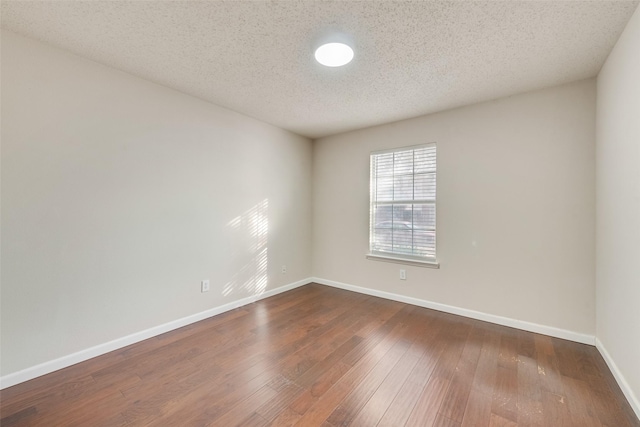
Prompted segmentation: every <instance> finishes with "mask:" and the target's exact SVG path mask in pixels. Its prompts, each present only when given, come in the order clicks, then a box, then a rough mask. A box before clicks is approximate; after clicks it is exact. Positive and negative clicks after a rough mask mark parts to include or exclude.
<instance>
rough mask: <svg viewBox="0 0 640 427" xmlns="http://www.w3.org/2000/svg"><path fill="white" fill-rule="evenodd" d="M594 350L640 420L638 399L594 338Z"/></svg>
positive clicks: (605, 351) (616, 366)
mask: <svg viewBox="0 0 640 427" xmlns="http://www.w3.org/2000/svg"><path fill="white" fill-rule="evenodd" d="M596 348H597V349H598V351H599V352H600V354H601V355H602V358H603V359H604V361H605V362H606V363H607V366H608V367H609V369H610V370H611V373H612V374H613V377H614V378H615V379H616V381H617V382H618V385H619V386H620V389H621V390H622V393H624V396H625V397H626V398H627V400H628V401H629V404H630V405H631V408H633V411H634V412H635V413H636V416H637V417H638V418H639V419H640V399H638V397H637V396H636V395H635V393H634V392H633V390H632V389H631V387H630V386H629V383H628V382H627V380H626V379H625V378H624V376H623V375H622V372H620V369H618V365H616V362H614V361H613V358H612V357H611V355H610V354H609V352H608V351H607V349H606V348H605V347H604V344H602V342H601V341H600V340H599V339H598V338H596Z"/></svg>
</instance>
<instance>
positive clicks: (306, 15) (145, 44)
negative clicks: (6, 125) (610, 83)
mask: <svg viewBox="0 0 640 427" xmlns="http://www.w3.org/2000/svg"><path fill="white" fill-rule="evenodd" d="M637 4H638V1H637V0H634V1H531V2H521V1H489V2H474V1H452V2H444V1H416V2H411V1H400V2H394V1H291V0H290V1H262V2H258V1H252V2H249V1H185V2H182V1H83V2H80V1H49V2H28V1H6V0H3V1H2V6H1V8H2V9H1V13H2V27H3V28H5V29H8V30H10V31H14V32H16V33H19V34H23V35H25V36H28V37H32V38H35V39H38V40H42V41H44V42H47V43H50V44H52V45H55V46H58V47H62V48H64V49H67V50H69V51H71V52H74V53H76V54H79V55H82V56H85V57H87V58H90V59H93V60H95V61H98V62H101V63H103V64H107V65H109V66H112V67H115V68H118V69H120V70H124V71H127V72H129V73H131V74H134V75H137V76H140V77H143V78H145V79H148V80H151V81H154V82H157V83H160V84H163V85H166V86H169V87H172V88H175V89H178V90H180V91H182V92H185V93H188V94H191V95H195V96H197V97H200V98H202V99H205V100H208V101H211V102H213V103H215V104H218V105H221V106H224V107H227V108H230V109H232V110H235V111H238V112H241V113H244V114H246V115H249V116H252V117H255V118H258V119H260V120H263V121H266V122H269V123H272V124H274V125H277V126H280V127H282V128H285V129H289V130H291V131H293V132H296V133H299V134H301V135H305V136H309V137H312V138H315V137H319V136H324V135H329V134H333V133H338V132H343V131H347V130H352V129H357V128H361V127H366V126H371V125H375V124H380V123H385V122H390V121H394V120H399V119H404V118H408V117H414V116H418V115H421V114H426V113H431V112H435V111H440V110H444V109H448V108H452V107H456V106H460V105H465V104H470V103H474V102H478V101H483V100H488V99H493V98H497V97H501V96H505V95H511V94H514V93H518V92H523V91H527V90H532V89H538V88H542V87H546V86H551V85H556V84H561V83H565V82H570V81H574V80H578V79H583V78H588V77H593V76H595V75H596V74H597V73H598V71H599V70H600V68H601V66H602V64H603V62H604V60H605V59H606V57H607V55H608V54H609V52H610V51H611V49H612V47H613V45H614V44H615V42H616V40H617V39H618V37H619V35H620V34H621V32H622V30H623V29H624V26H625V24H626V23H627V21H628V20H629V18H630V17H631V15H632V13H633V11H634V9H635V8H636V6H637ZM332 37H342V38H349V39H350V40H351V42H352V45H353V47H354V50H355V55H356V56H355V58H354V60H353V62H352V63H350V64H349V65H347V66H345V67H342V68H326V67H323V66H321V65H319V64H317V63H316V62H315V60H314V59H313V51H314V48H315V47H316V46H317V45H318V44H319V43H320V42H321V41H324V40H330V39H331V38H332Z"/></svg>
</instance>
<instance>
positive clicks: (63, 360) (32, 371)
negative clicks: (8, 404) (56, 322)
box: [0, 278, 312, 390]
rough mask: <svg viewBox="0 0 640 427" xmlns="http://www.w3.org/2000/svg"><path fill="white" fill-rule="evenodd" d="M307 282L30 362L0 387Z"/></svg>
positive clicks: (3, 381) (9, 385) (87, 358)
mask: <svg viewBox="0 0 640 427" xmlns="http://www.w3.org/2000/svg"><path fill="white" fill-rule="evenodd" d="M310 282H312V279H311V278H307V279H303V280H298V281H297V282H294V283H290V284H288V285H284V286H280V287H279V288H276V289H271V290H269V291H266V292H264V293H262V294H259V295H252V296H249V297H246V298H242V299H239V300H237V301H233V302H230V303H228V304H224V305H221V306H218V307H214V308H212V309H209V310H205V311H202V312H200V313H196V314H192V315H190V316H187V317H183V318H181V319H177V320H174V321H171V322H168V323H165V324H162V325H158V326H155V327H153V328H149V329H146V330H144V331H140V332H136V333H133V334H131V335H127V336H125V337H122V338H117V339H115V340H113V341H109V342H106V343H104V344H99V345H96V346H94V347H91V348H87V349H85V350H81V351H78V352H76V353H72V354H69V355H67V356H62V357H60V358H58V359H55V360H50V361H48V362H44V363H41V364H39V365H36V366H32V367H30V368H26V369H23V370H21V371H18V372H14V373H11V374H8V375H5V376H3V377H1V378H0V390H1V389H4V388H7V387H11V386H13V385H16V384H20V383H22V382H25V381H28V380H31V379H34V378H36V377H39V376H42V375H45V374H49V373H51V372H54V371H57V370H59V369H62V368H66V367H68V366H71V365H75V364H76V363H80V362H84V361H85V360H89V359H91V358H94V357H97V356H100V355H103V354H105V353H109V352H110V351H114V350H118V349H120V348H123V347H126V346H128V345H131V344H135V343H137V342H140V341H144V340H146V339H148V338H152V337H155V336H157V335H160V334H164V333H165V332H169V331H172V330H174V329H178V328H181V327H183V326H186V325H189V324H191V323H195V322H199V321H200V320H204V319H207V318H209V317H212V316H215V315H218V314H221V313H224V312H226V311H229V310H233V309H234V308H238V307H242V306H244V305H247V304H251V303H253V302H256V301H259V300H261V299H265V298H269V297H271V296H274V295H277V294H279V293H282V292H286V291H289V290H291V289H294V288H297V287H300V286H303V285H306V284H308V283H310Z"/></svg>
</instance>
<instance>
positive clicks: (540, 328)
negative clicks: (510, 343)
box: [312, 277, 595, 345]
mask: <svg viewBox="0 0 640 427" xmlns="http://www.w3.org/2000/svg"><path fill="white" fill-rule="evenodd" d="M312 280H313V281H314V282H316V283H319V284H321V285H327V286H333V287H334V288H340V289H345V290H347V291H353V292H359V293H361V294H366V295H371V296H374V297H380V298H385V299H389V300H393V301H398V302H404V303H406V304H411V305H417V306H419V307H425V308H431V309H434V310H438V311H444V312H445V313H451V314H457V315H459V316H464V317H470V318H472V319H477V320H482V321H484V322H490V323H496V324H498V325H503V326H509V327H511V328H517V329H522V330H525V331H529V332H535V333H538V334H543V335H549V336H552V337H556V338H562V339H565V340H569V341H575V342H579V343H582V344H589V345H594V344H595V337H594V336H593V335H587V334H581V333H579V332H573V331H568V330H566V329H560V328H554V327H553V326H545V325H539V324H537V323H531V322H526V321H524V320H517V319H511V318H509V317H502V316H496V315H494V314H488V313H483V312H480V311H475V310H469V309H466V308H460V307H454V306H452V305H446V304H440V303H437V302H432V301H426V300H422V299H418V298H413V297H407V296H404V295H398V294H394V293H391V292H385V291H378V290H375V289H369V288H362V287H360V286H354V285H349V284H346V283H341V282H335V281H333V280H327V279H322V278H319V277H313V278H312Z"/></svg>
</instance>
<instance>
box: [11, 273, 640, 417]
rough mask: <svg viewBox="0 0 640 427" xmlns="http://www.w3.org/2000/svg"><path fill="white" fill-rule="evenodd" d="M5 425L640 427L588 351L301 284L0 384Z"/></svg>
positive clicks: (601, 365)
mask: <svg viewBox="0 0 640 427" xmlns="http://www.w3.org/2000/svg"><path fill="white" fill-rule="evenodd" d="M0 399H1V405H2V407H1V420H0V421H1V422H0V424H1V425H2V426H3V427H8V426H48V427H51V426H120V425H133V426H142V425H145V426H146V425H149V426H206V425H215V426H225V427H226V426H234V425H244V426H268V425H269V426H289V425H298V426H323V427H331V426H333V427H337V426H346V425H352V426H393V427H397V426H405V425H406V426H431V425H436V426H489V425H491V426H516V425H517V426H608V427H624V426H640V422H639V421H638V419H637V418H636V417H635V415H634V414H633V412H632V409H631V407H630V406H629V404H628V403H627V401H626V400H625V399H624V397H623V395H622V392H621V391H620V389H619V388H618V385H617V384H616V382H615V380H614V379H613V377H612V375H611V373H610V371H609V370H608V368H607V366H606V365H605V363H604V361H603V359H602V358H601V357H600V355H599V353H598V352H597V350H596V349H595V348H594V347H591V346H587V345H582V344H577V343H573V342H569V341H564V340H560V339H555V338H551V337H548V336H544V335H537V334H533V333H529V332H523V331H519V330H516V329H511V328H506V327H502V326H497V325H493V324H490V323H485V322H480V321H476V320H471V319H467V318H464V317H458V316H454V315H450V314H446V313H442V312H438V311H433V310H428V309H424V308H420V307H415V306H411V305H407V304H402V303H398V302H393V301H387V300H383V299H380V298H374V297H370V296H366V295H360V294H357V293H352V292H347V291H342V290H338V289H333V288H330V287H325V286H321V285H317V284H311V285H307V286H304V287H302V288H298V289H295V290H292V291H289V292H287V293H284V294H280V295H277V296H275V297H272V298H269V299H265V300H262V301H259V302H257V303H255V304H251V305H249V306H245V307H241V308H238V309H236V310H233V311H230V312H227V313H224V314H222V315H219V316H216V317H213V318H210V319H207V320H204V321H201V322H198V323H195V324H192V325H189V326H186V327H184V328H181V329H178V330H175V331H172V332H169V333H166V334H164V335H161V336H158V337H155V338H151V339H149V340H146V341H144V342H141V343H138V344H134V345H131V346H129V347H126V348H124V349H121V350H118V351H114V352H112V353H109V354H106V355H104V356H100V357H97V358H95V359H92V360H89V361H87V362H83V363H80V364H78V365H75V366H71V367H69V368H66V369H63V370H60V371H57V372H54V373H51V374H49V375H46V376H43V377H40V378H37V379H35V380H32V381H28V382H26V383H22V384H19V385H17V386H14V387H10V388H8V389H5V390H3V391H2V392H0Z"/></svg>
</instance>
